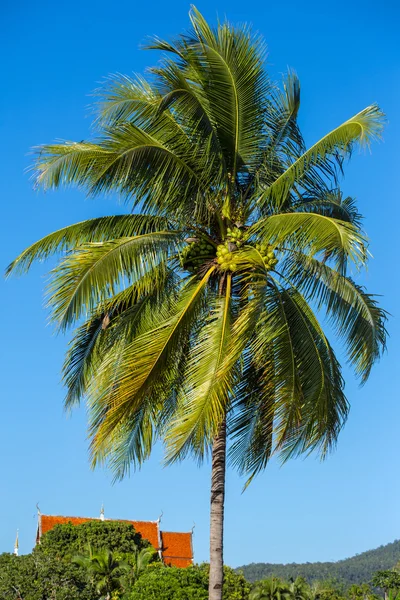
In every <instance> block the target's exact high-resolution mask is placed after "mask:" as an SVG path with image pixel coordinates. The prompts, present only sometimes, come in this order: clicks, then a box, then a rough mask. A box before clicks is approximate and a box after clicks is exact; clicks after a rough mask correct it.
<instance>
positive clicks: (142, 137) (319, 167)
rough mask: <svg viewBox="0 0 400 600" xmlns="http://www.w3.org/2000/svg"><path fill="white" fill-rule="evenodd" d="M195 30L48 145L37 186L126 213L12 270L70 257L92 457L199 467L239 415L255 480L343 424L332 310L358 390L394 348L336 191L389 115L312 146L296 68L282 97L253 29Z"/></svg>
mask: <svg viewBox="0 0 400 600" xmlns="http://www.w3.org/2000/svg"><path fill="white" fill-rule="evenodd" d="M191 22H192V30H191V31H190V32H189V33H187V34H185V35H182V36H180V37H179V38H178V39H177V40H175V41H174V42H172V43H169V42H164V41H161V40H158V39H156V40H154V41H153V42H152V43H151V44H150V46H149V47H150V48H152V49H156V50H161V51H162V52H163V58H162V61H161V63H160V64H159V65H158V66H157V67H156V68H153V69H151V70H150V74H149V77H148V78H147V79H143V78H141V77H137V78H134V79H131V78H128V77H123V76H117V77H115V78H112V79H111V80H110V81H109V82H108V84H107V85H106V86H105V88H103V89H102V90H100V91H99V92H98V94H99V104H98V109H99V110H98V118H97V120H96V126H97V130H98V137H97V138H96V139H95V140H94V141H92V142H79V143H75V142H66V143H63V144H53V145H46V146H43V147H41V148H40V151H39V154H38V158H37V162H36V183H37V185H38V186H41V187H43V188H56V187H58V186H60V185H61V184H65V185H77V186H79V187H81V188H83V189H85V190H86V191H87V192H88V193H89V194H92V195H98V194H100V193H106V192H115V191H116V192H118V193H119V194H120V195H121V196H122V197H123V198H124V199H125V200H126V202H127V203H128V205H129V207H130V209H131V211H132V212H129V214H125V215H116V216H112V217H102V218H98V219H92V220H89V221H84V222H82V223H78V224H76V225H71V226H69V227H66V228H64V229H61V230H59V231H57V232H55V233H53V234H50V235H48V236H46V237H45V238H43V239H42V240H40V241H39V242H37V243H35V244H33V245H32V246H31V247H29V248H28V249H26V250H25V251H24V252H23V253H22V254H21V255H20V256H19V257H18V258H17V259H16V260H15V261H14V262H13V263H12V265H10V267H9V272H12V271H20V272H23V271H26V270H27V269H28V268H29V267H30V265H31V264H32V262H33V261H34V260H43V259H46V258H47V257H48V256H50V255H53V254H55V253H59V252H63V253H64V255H63V256H62V257H61V258H60V261H59V263H58V266H57V267H56V268H55V269H53V271H52V273H51V274H52V279H51V283H50V287H49V306H50V308H51V311H52V316H53V319H54V320H55V322H56V323H57V324H58V326H59V328H60V329H61V330H65V329H66V328H68V327H70V326H71V325H74V324H77V325H78V327H77V329H76V332H75V334H74V337H73V339H72V341H71V344H70V347H69V350H68V353H67V356H66V361H65V365H64V381H65V383H66V386H67V390H68V391H67V397H66V405H67V406H68V407H71V406H73V405H75V404H76V403H78V402H79V401H80V400H81V399H82V398H86V399H87V402H88V406H89V415H90V433H91V440H92V442H91V451H92V457H93V462H94V464H95V463H97V462H98V461H99V460H106V461H108V462H109V463H110V465H111V467H112V468H113V469H114V472H115V475H116V477H122V476H124V475H125V473H126V472H127V470H128V469H129V467H130V465H134V466H138V465H140V464H141V463H142V462H143V461H144V460H145V459H146V458H147V457H148V456H149V454H150V451H151V448H152V446H153V444H154V442H155V440H156V439H158V438H160V437H161V438H162V439H163V440H164V442H165V445H166V457H167V461H174V460H176V459H181V458H183V457H185V456H186V455H187V454H188V453H190V454H192V455H194V456H196V457H197V458H198V459H199V460H202V459H203V457H204V456H205V455H206V454H207V452H208V451H209V450H210V449H211V447H212V444H213V442H215V440H216V439H218V434H219V433H220V432H221V431H223V432H224V431H225V429H224V427H225V424H226V428H227V434H228V436H229V438H230V446H229V458H230V460H231V463H232V464H233V465H234V466H235V467H237V468H238V469H239V471H240V472H241V473H243V474H246V475H247V477H248V481H250V480H251V478H252V477H253V476H254V475H256V474H257V473H259V472H260V471H261V470H262V469H264V468H265V466H266V465H267V463H268V461H269V458H270V457H271V455H272V454H273V453H279V454H280V455H281V457H282V458H283V459H284V460H286V459H287V458H289V457H291V456H295V455H297V454H299V453H303V452H309V451H312V450H315V449H316V450H318V451H319V452H321V454H322V455H325V454H326V452H327V451H328V450H329V449H330V448H331V447H332V446H333V445H334V444H335V442H336V440H337V437H338V434H339V431H340V430H341V428H342V425H343V423H344V422H345V419H346V417H347V414H348V402H347V399H346V397H345V394H344V381H343V377H342V375H341V370H340V365H339V362H338V359H337V358H336V356H335V352H334V350H333V348H332V346H331V344H330V342H329V341H328V338H327V336H326V334H325V332H324V329H323V327H322V326H321V323H320V321H319V320H318V316H317V315H318V313H319V312H320V311H324V312H325V314H326V315H327V317H328V319H329V321H330V323H331V325H332V326H333V328H334V329H335V330H336V332H337V334H338V336H339V338H340V339H341V341H342V342H343V344H344V348H345V350H346V352H347V356H348V360H349V362H350V363H351V364H352V365H353V367H354V369H355V372H356V374H357V375H358V376H359V377H360V378H361V381H363V382H364V381H365V380H366V379H367V378H368V376H369V373H370V371H371V367H372V365H373V363H374V362H375V361H376V359H377V358H378V357H379V356H380V354H381V352H382V350H383V348H384V347H385V335H386V332H385V318H386V317H385V313H384V311H383V310H382V309H380V308H379V307H378V305H377V302H376V300H375V299H374V297H373V296H371V295H369V294H368V293H367V292H366V291H365V289H363V288H362V287H361V286H360V285H358V284H357V283H356V282H355V281H354V280H353V278H352V277H351V276H350V273H351V272H352V270H353V271H354V270H358V269H360V268H362V267H363V266H364V265H365V264H366V262H367V258H368V251H367V239H366V236H365V234H364V232H363V230H362V228H361V217H360V214H359V213H358V211H357V208H356V205H355V202H354V200H353V199H352V198H349V197H344V196H343V195H342V193H341V191H340V190H339V188H338V175H340V172H341V170H342V167H343V162H344V160H345V159H346V158H347V157H349V156H350V154H351V151H352V149H353V147H354V144H355V143H358V144H361V145H368V144H369V143H370V142H371V141H372V140H374V139H375V138H377V137H379V135H380V132H381V129H382V122H383V115H382V113H381V111H380V110H379V108H378V107H377V106H376V105H372V106H369V107H367V108H366V109H364V110H362V111H361V112H359V113H358V114H357V115H355V116H354V117H352V118H350V119H348V120H347V121H346V122H345V123H343V124H342V125H340V126H339V127H337V128H336V129H334V130H333V131H331V132H330V133H329V134H327V135H326V136H324V137H323V138H322V139H321V140H320V141H319V142H317V143H316V144H314V145H313V146H312V147H311V148H310V149H308V150H307V149H306V148H305V144H304V141H303V138H302V135H301V132H300V130H299V127H298V124H297V115H298V111H299V106H300V84H299V81H298V79H297V77H296V75H295V74H294V73H293V72H289V73H288V76H287V77H286V79H285V81H284V84H283V89H282V90H280V89H279V88H277V87H276V86H275V85H274V84H273V83H272V82H271V81H270V79H269V78H268V76H267V74H266V72H265V70H264V45H263V42H262V40H260V39H259V38H257V37H255V36H254V35H253V34H252V33H251V32H250V31H249V30H248V29H246V28H243V27H241V28H238V29H237V28H235V27H233V26H231V25H230V24H229V23H223V24H219V25H218V27H217V28H216V29H212V28H211V27H210V26H209V25H208V24H207V23H206V22H205V20H204V19H203V17H202V16H201V15H200V14H199V12H198V11H197V10H196V9H192V11H191ZM82 318H83V322H81V319H82ZM222 451H223V452H224V451H225V445H224V443H223V449H222ZM221 456H222V455H221ZM218 585H219V584H218ZM215 597H217V596H215Z"/></svg>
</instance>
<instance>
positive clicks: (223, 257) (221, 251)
mask: <svg viewBox="0 0 400 600" xmlns="http://www.w3.org/2000/svg"><path fill="white" fill-rule="evenodd" d="M217 263H218V264H219V268H220V269H221V271H232V273H233V272H234V271H236V269H237V264H236V262H235V255H234V254H233V252H230V251H229V248H228V244H227V243H226V244H220V245H219V246H218V247H217Z"/></svg>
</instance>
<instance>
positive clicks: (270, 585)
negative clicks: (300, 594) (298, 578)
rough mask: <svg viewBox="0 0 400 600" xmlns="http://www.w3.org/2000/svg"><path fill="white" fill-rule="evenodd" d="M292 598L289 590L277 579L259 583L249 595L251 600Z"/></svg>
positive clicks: (288, 599)
mask: <svg viewBox="0 0 400 600" xmlns="http://www.w3.org/2000/svg"><path fill="white" fill-rule="evenodd" d="M291 598H292V595H291V592H290V590H289V588H288V587H287V586H286V585H285V584H284V583H283V582H282V581H280V580H279V579H276V578H275V577H271V578H270V579H264V580H262V581H259V582H257V583H256V584H255V586H254V588H253V589H252V591H251V592H250V595H249V600H290V599H291Z"/></svg>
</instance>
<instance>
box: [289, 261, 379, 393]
mask: <svg viewBox="0 0 400 600" xmlns="http://www.w3.org/2000/svg"><path fill="white" fill-rule="evenodd" d="M285 270H286V271H287V273H288V276H289V277H290V278H291V281H293V283H294V284H295V285H296V286H297V288H298V289H300V290H301V291H302V292H303V293H304V294H305V296H306V297H307V298H308V299H309V300H310V301H312V302H316V304H317V307H318V309H319V310H324V311H326V313H327V315H328V316H329V318H330V320H331V322H332V324H333V326H334V327H335V329H336V333H337V335H338V337H339V339H341V340H342V341H343V342H344V343H345V346H346V349H347V354H348V357H349V361H350V363H351V364H352V365H353V366H354V368H355V371H356V374H357V375H359V376H360V377H361V380H362V382H363V383H365V381H366V380H367V379H368V377H369V374H370V372H371V369H372V366H373V364H374V363H375V362H376V361H377V360H378V359H379V358H380V356H381V355H382V353H383V352H384V350H385V348H386V337H387V331H386V321H387V313H386V312H385V311H384V310H383V309H381V308H380V307H379V305H378V303H377V300H376V299H375V297H374V296H372V295H371V294H368V293H367V292H366V291H365V289H364V288H363V287H362V286H360V285H357V284H356V283H355V282H354V281H353V280H352V279H351V278H350V277H344V276H343V275H341V274H340V273H338V272H337V271H336V270H334V269H332V268H330V267H329V266H328V265H327V264H325V263H321V262H319V261H318V260H315V259H310V258H309V257H307V256H304V255H302V254H301V253H293V254H292V255H291V256H289V257H288V259H287V265H286V269H285Z"/></svg>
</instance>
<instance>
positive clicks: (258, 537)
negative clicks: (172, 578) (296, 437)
mask: <svg viewBox="0 0 400 600" xmlns="http://www.w3.org/2000/svg"><path fill="white" fill-rule="evenodd" d="M198 8H199V9H200V10H202V11H203V12H204V14H205V16H206V17H207V18H208V19H210V20H215V19H216V16H217V14H218V15H219V16H220V17H223V16H224V15H225V14H226V15H227V16H228V17H229V19H230V20H231V21H233V22H243V21H248V22H251V23H253V25H254V27H255V29H257V30H259V31H260V32H261V33H262V34H263V35H264V36H265V38H266V40H267V43H268V47H269V66H268V68H269V71H270V73H271V74H272V76H273V77H274V78H279V77H280V74H281V73H282V72H284V71H285V70H286V67H287V66H288V65H289V66H291V67H294V68H295V69H296V70H297V72H298V75H299V77H300V80H301V84H302V107H301V117H300V120H301V125H302V128H303V130H304V134H305V137H306V140H307V143H309V144H311V143H312V142H313V141H315V140H317V139H318V138H319V137H320V136H321V135H323V134H324V133H325V132H327V131H329V130H330V129H332V128H333V127H334V126H336V125H338V124H339V123H341V122H342V121H344V120H345V119H347V118H349V117H350V116H352V115H353V114H355V113H356V112H358V111H359V110H361V109H362V108H364V107H365V106H366V105H368V104H370V103H372V102H375V101H377V102H378V103H379V104H380V105H381V106H382V108H383V109H384V110H385V111H386V113H387V116H388V125H387V127H386V130H385V133H384V142H383V143H380V144H375V145H374V146H373V148H372V152H371V154H369V153H358V152H356V153H355V155H354V157H353V159H352V161H351V163H350V164H349V165H348V166H347V168H346V179H345V180H344V182H343V189H344V191H345V192H347V193H349V194H351V195H354V196H356V197H357V199H358V202H359V205H360V208H361V210H362V212H363V213H364V215H365V217H366V221H365V223H366V228H367V231H368V233H369V235H370V238H371V242H372V243H371V249H372V252H373V255H374V260H372V261H371V264H370V268H369V271H368V273H367V274H366V275H365V277H363V279H362V281H363V282H365V283H366V284H367V285H368V287H369V289H370V290H371V291H373V292H376V293H378V294H382V295H383V298H382V302H383V304H384V306H385V307H386V308H387V310H389V311H390V312H391V313H392V315H393V317H392V318H391V320H390V323H389V329H390V334H391V338H390V341H389V348H388V353H387V354H386V355H385V356H384V358H383V360H382V361H381V362H380V364H379V365H377V367H376V368H375V370H374V372H373V374H372V376H371V379H370V381H369V382H368V384H367V385H366V386H365V387H364V388H362V389H360V388H359V387H358V386H357V383H356V382H355V381H354V379H353V378H352V376H351V374H350V373H349V372H348V371H347V370H346V369H345V376H346V381H347V394H348V397H349V399H350V401H351V403H352V411H351V414H350V418H349V421H348V424H347V426H346V428H345V430H344V431H343V433H342V435H341V438H340V440H339V446H338V449H337V451H336V452H335V453H334V454H333V455H332V456H331V457H330V458H329V459H328V460H327V461H326V462H325V463H322V464H321V463H320V462H319V461H318V460H316V459H314V458H309V459H307V460H305V461H303V460H297V461H294V462H292V463H290V464H288V465H286V466H285V467H283V468H280V467H279V465H277V464H275V463H271V465H270V467H269V468H268V469H267V471H266V472H265V474H264V475H262V476H261V477H259V478H258V479H257V480H256V481H255V483H254V484H253V485H252V486H251V487H250V489H249V490H248V491H247V492H246V493H245V494H243V495H242V494H241V487H242V484H243V481H241V480H239V478H238V477H237V476H236V475H235V474H234V473H232V472H230V473H229V475H228V484H227V487H228V489H227V503H226V552H225V557H226V561H227V563H228V564H231V565H232V566H237V565H239V564H243V563H248V562H252V561H270V562H291V561H315V560H331V559H333V560H335V559H340V558H344V557H346V556H349V555H352V554H354V553H356V552H361V551H363V550H367V549H369V548H373V547H375V546H377V545H380V544H384V543H387V542H390V541H392V540H393V539H395V538H398V537H400V514H399V498H400V480H399V476H398V473H399V468H398V465H399V422H400V405H399V378H398V375H399V364H400V328H399V321H398V314H399V307H398V303H396V299H397V298H398V297H399V294H400V283H399V258H398V250H397V244H398V240H399V225H398V223H399V212H398V205H399V193H398V189H399V185H398V181H397V177H398V174H399V168H400V167H399V162H400V161H399V139H400V123H399V112H400V93H399V92H400V83H399V75H400V66H399V65H400V61H399V58H400V53H399V43H398V28H399V24H400V9H399V5H398V2H397V1H396V0H383V1H381V2H376V1H373V2H372V1H370V0H363V1H361V0H350V1H349V0H347V1H345V0H337V1H335V2H321V1H320V0H305V1H304V2H298V1H297V0H287V1H286V2H284V3H283V2H265V1H264V0H247V1H246V2H243V1H242V0H229V2H227V1H226V0H216V1H215V2H211V1H210V0H201V2H199V4H198ZM188 9H189V3H188V2H186V1H183V0H173V1H172V2H160V0H152V1H151V2H137V1H136V2H135V1H129V2H128V1H127V0H116V1H115V2H109V1H107V2H106V1H105V0H79V1H78V0H69V2H58V3H57V2H54V1H52V2H50V1H46V0H41V1H40V2H34V3H33V2H28V1H27V0H23V2H22V3H21V2H20V3H12V2H11V1H7V0H6V2H3V3H2V7H1V9H0V22H1V25H0V29H1V31H0V47H1V59H2V60H1V63H2V82H3V84H2V92H1V94H0V104H1V107H0V129H1V138H0V139H1V143H2V144H3V146H2V148H3V150H2V158H1V162H0V165H1V169H2V174H1V177H0V186H1V201H2V207H3V208H2V230H3V233H2V236H1V261H0V265H1V266H2V268H5V267H6V265H7V264H8V262H10V261H11V259H12V258H13V257H14V256H15V255H16V254H17V253H18V252H19V251H21V250H22V249H23V248H24V247H25V246H26V245H28V244H30V243H31V242H33V241H34V240H36V239H37V238H39V237H41V236H43V235H45V234H46V233H48V232H50V231H52V230H55V229H58V228H59V227H62V226H64V225H67V224H69V223H73V222H75V221H79V220H82V219H85V218H89V217H94V216H100V215H105V214H112V213H113V212H117V211H121V210H122V209H121V207H118V206H116V204H115V202H114V200H113V199H111V198H109V199H104V198H99V199H97V200H86V199H85V197H84V195H83V194H82V193H78V192H76V191H71V190H66V191H58V192H52V193H47V194H46V195H45V194H43V193H37V192H34V191H33V190H32V185H31V182H30V180H29V176H28V175H27V174H26V173H25V169H26V167H27V166H28V165H29V163H30V160H31V159H30V157H29V155H28V152H29V149H30V148H31V147H32V146H34V145H37V144H40V143H44V142H50V141H52V140H55V139H60V138H61V139H70V140H78V141H79V140H81V139H83V138H87V137H88V135H89V125H90V117H89V114H88V110H87V108H86V107H87V105H88V104H89V102H90V97H89V94H90V92H91V91H92V89H93V88H95V87H96V86H97V85H98V83H99V82H100V81H101V79H102V78H103V77H104V76H106V75H108V74H110V73H115V72H121V73H127V74H130V73H132V72H133V71H136V72H143V70H144V69H145V67H146V66H148V65H151V64H152V63H153V62H154V61H155V60H156V58H157V57H156V55H155V54H152V53H150V52H144V51H142V50H140V49H139V46H140V44H142V43H143V42H144V41H145V39H146V36H147V35H152V34H157V35H159V36H161V37H168V36H171V35H173V34H175V33H178V32H180V31H181V30H182V29H184V28H185V27H186V26H187V25H188V16H187V13H188ZM45 281H46V266H44V265H41V266H38V267H35V268H34V269H33V270H32V272H31V274H30V275H29V276H28V277H24V278H21V279H11V280H9V281H7V282H5V281H4V280H3V281H0V286H1V308H0V310H1V326H0V330H1V337H2V341H1V363H0V364H1V366H2V377H1V386H0V390H1V392H0V394H1V419H0V456H1V467H0V469H1V470H0V486H1V494H0V516H1V526H0V552H1V551H12V547H13V542H14V537H15V531H16V529H17V528H19V529H20V541H21V550H22V551H23V552H28V551H30V549H31V547H32V545H33V541H34V536H35V526H36V520H35V518H34V515H35V504H36V502H38V501H39V503H40V507H41V509H42V511H43V512H45V513H48V514H66V515H80V516H96V515H98V513H99V510H100V505H101V503H102V502H104V504H105V508H106V516H108V517H114V518H118V517H120V518H127V519H129V518H132V519H156V518H157V517H158V515H159V513H160V512H161V510H163V511H164V517H163V527H164V528H165V529H167V530H168V529H169V530H189V529H191V527H192V525H193V523H194V522H195V523H196V528H195V553H196V559H197V560H199V561H200V560H204V559H206V558H207V554H208V501H209V468H208V466H204V467H203V468H201V469H198V468H197V467H196V466H195V465H194V464H192V463H191V462H186V463H184V464H182V465H180V466H175V467H173V468H169V469H163V468H162V466H161V454H160V451H158V450H157V449H156V450H155V452H154V455H153V457H152V459H151V461H149V462H148V463H147V464H146V465H145V467H144V468H143V470H142V471H141V472H140V473H138V474H134V475H132V476H131V477H130V479H127V480H126V481H124V482H123V483H121V484H117V485H115V486H112V485H111V477H110V475H109V474H108V473H107V472H106V471H100V470H99V471H96V472H92V471H91V470H90V469H89V465H88V460H87V444H86V439H85V438H86V432H85V411H84V409H82V410H80V411H77V412H75V413H74V414H73V416H72V418H67V417H66V416H65V415H64V413H63V410H62V400H63V389H62V386H61V384H60V369H61V364H62V360H63V353H64V351H65V348H66V344H67V338H66V337H62V336H58V337H57V336H55V334H54V332H53V331H52V328H51V327H50V326H48V325H47V324H46V318H47V317H46V312H45V310H44V308H43V290H44V286H45Z"/></svg>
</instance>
